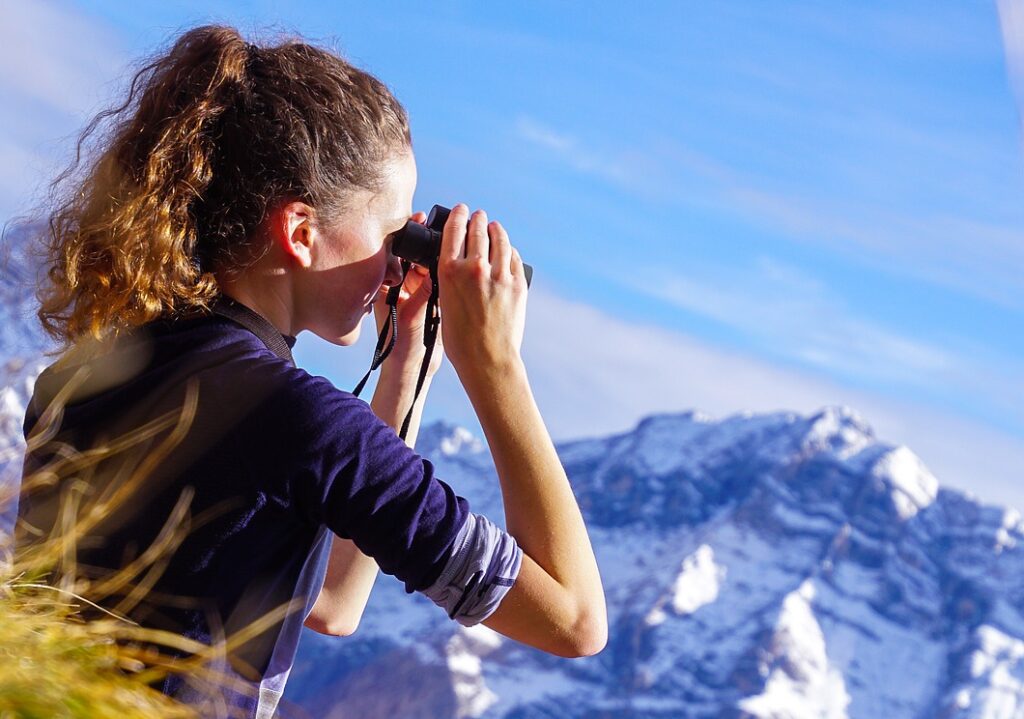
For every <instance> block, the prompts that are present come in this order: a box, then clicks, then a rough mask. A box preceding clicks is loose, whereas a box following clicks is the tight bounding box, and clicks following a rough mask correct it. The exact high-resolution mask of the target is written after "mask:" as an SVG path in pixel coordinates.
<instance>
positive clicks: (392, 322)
mask: <svg viewBox="0 0 1024 719" xmlns="http://www.w3.org/2000/svg"><path fill="white" fill-rule="evenodd" d="M402 271H403V272H402V282H400V283H398V284H397V285H395V286H394V287H392V288H391V289H390V290H389V291H388V298H387V304H388V307H389V309H390V311H391V312H390V317H389V318H388V321H386V322H385V323H384V326H383V327H381V328H380V336H378V337H377V348H376V349H375V350H374V352H373V361H372V362H371V363H370V369H369V370H368V371H367V372H366V374H365V375H363V378H362V379H361V380H360V381H359V384H358V385H356V388H355V389H354V390H352V394H354V395H355V396H356V397H358V396H359V393H360V392H362V391H363V387H364V386H365V385H366V380H368V379H369V378H370V375H371V374H372V373H373V371H374V370H375V369H377V368H378V367H380V365H381V364H383V362H384V360H385V359H387V356H388V355H389V354H390V353H391V348H392V347H394V346H395V340H396V339H397V337H398V295H399V293H400V292H401V290H402V284H403V283H404V281H405V273H406V272H408V271H409V263H408V262H406V261H404V260H403V261H402ZM430 280H431V282H432V283H433V287H432V289H431V291H430V299H429V300H428V301H427V309H426V320H425V322H424V324H423V346H424V347H425V348H426V351H425V352H424V355H423V363H422V364H421V365H420V374H419V377H418V378H417V380H416V392H415V394H413V397H412V405H411V406H410V407H409V411H408V412H407V413H406V415H405V421H404V422H402V429H401V430H400V431H399V432H398V436H399V437H400V438H402V439H405V437H406V435H407V434H408V433H409V424H410V423H411V422H412V413H413V410H414V409H415V408H416V400H417V399H419V396H420V391H421V390H422V389H423V383H424V382H425V381H426V379H427V368H428V367H429V366H430V358H431V356H432V355H433V354H434V344H435V342H436V341H437V329H438V327H439V326H440V324H441V313H440V311H439V309H438V291H437V289H438V286H439V285H438V281H437V266H436V265H431V266H430Z"/></svg>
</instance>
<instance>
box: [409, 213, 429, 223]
mask: <svg viewBox="0 0 1024 719" xmlns="http://www.w3.org/2000/svg"><path fill="white" fill-rule="evenodd" d="M409 219H410V220H412V221H413V222H416V223H419V224H421V225H422V224H424V223H426V221H427V213H426V212H414V213H412V215H411V216H410V217H409Z"/></svg>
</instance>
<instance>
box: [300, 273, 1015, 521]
mask: <svg viewBox="0 0 1024 719" xmlns="http://www.w3.org/2000/svg"><path fill="white" fill-rule="evenodd" d="M374 341H375V337H374V333H373V330H372V329H371V326H370V324H369V323H367V324H366V325H365V326H364V330H363V335H362V337H361V338H360V341H359V343H357V345H356V346H355V347H354V348H350V349H347V350H342V349H341V348H337V347H334V346H333V345H328V344H327V343H325V342H322V341H320V340H318V339H316V338H314V337H312V336H311V335H309V333H303V334H301V335H300V336H299V344H298V345H297V346H296V357H297V360H298V362H299V364H300V365H301V366H304V367H306V368H307V369H309V370H310V371H312V372H315V373H321V374H324V375H326V376H329V377H331V378H335V384H337V385H338V386H340V387H343V388H350V387H352V386H354V385H355V383H356V382H357V381H358V379H359V378H360V377H361V376H362V373H363V372H364V371H365V368H366V367H367V366H369V361H370V357H371V355H372V351H373V345H374ZM523 355H524V358H525V361H526V364H527V370H528V371H529V374H530V379H531V385H532V387H533V391H534V396H535V397H536V399H537V404H538V405H539V406H540V409H541V413H542V414H543V416H544V421H545V424H546V425H547V427H548V430H549V431H550V432H551V435H552V437H554V438H555V439H556V440H567V439H576V438H581V437H587V436H601V435H606V434H610V433H613V432H621V431H626V430H629V429H631V428H632V427H634V426H635V425H636V423H637V422H638V421H639V420H640V419H642V418H643V417H645V416H648V415H650V414H652V413H657V412H684V411H686V410H688V409H696V410H700V411H703V412H706V413H708V414H711V415H715V416H718V417H723V416H726V415H730V414H733V413H736V412H741V411H747V410H750V411H756V412H772V411H779V410H790V411H797V412H802V413H813V412H815V411H817V410H818V409H820V408H822V407H824V406H828V405H839V404H842V405H847V406H849V407H852V408H854V409H855V410H856V411H857V412H859V413H860V414H861V415H863V416H864V417H865V418H866V419H867V420H868V421H869V422H870V423H871V425H872V426H873V427H874V428H875V430H876V433H877V434H878V436H879V438H880V439H881V440H883V441H886V442H890V443H893V444H906V445H907V446H909V447H910V448H911V449H912V450H914V451H915V453H917V454H918V456H920V457H921V458H922V460H923V461H924V462H925V463H926V464H927V465H928V467H929V468H930V469H931V471H932V472H933V473H934V474H935V475H936V476H937V477H938V479H939V481H940V482H942V483H943V484H945V485H947V486H953V487H957V488H960V489H964V490H968V491H971V492H973V493H975V494H976V495H978V496H979V497H981V498H982V499H983V500H985V501H988V502H998V503H1002V504H1008V505H1012V506H1015V507H1017V508H1024V483H1021V481H1020V480H1021V476H1020V470H1019V468H1020V467H1024V441H1021V440H1020V439H1018V438H1014V437H1011V436H1009V435H1006V434H1004V433H1002V432H999V431H998V430H995V429H992V428H990V427H987V426H985V425H982V424H980V423H975V422H971V421H969V420H966V419H961V418H959V417H955V416H952V415H950V414H948V413H945V412H943V411H941V410H936V409H933V408H929V407H925V406H920V405H914V404H911V403H904V402H899V401H896V400H893V399H891V398H889V397H884V396H878V395H873V394H870V393H866V392H861V391H857V390H851V389H848V388H845V387H843V386H841V385H839V384H836V383H834V382H831V381H829V380H827V379H824V378H820V377H816V376H814V375H813V374H811V373H805V372H798V371H794V370H789V369H785V368H781V367H777V366H775V365H772V364H771V363H768V362H765V361H762V360H758V359H754V358H751V357H747V356H744V355H741V354H739V353H735V352H730V351H727V350H724V349H721V348H719V347H715V346H713V345H710V344H708V343H705V342H702V341H699V340H696V339H694V338H692V337H689V336H687V335H684V334H682V333H679V332H673V331H671V330H666V329H663V328H659V327H655V326H651V325H643V324H636V323H629V322H625V321H623V320H621V319H618V318H616V317H612V316H610V315H608V314H606V313H604V312H601V311H600V310H598V309H595V308H594V307H592V306H589V305H586V304H584V303H581V302H576V301H572V300H568V299H565V298H564V297H561V296H559V295H557V294H555V293H553V292H551V291H550V290H547V289H545V288H544V287H543V286H542V285H540V284H539V283H536V282H535V283H534V286H533V287H532V288H531V290H530V299H529V304H528V319H527V327H526V336H525V339H524V342H523ZM338 377H343V378H344V379H343V380H341V381H339V380H337V379H336V378H338ZM372 391H373V387H372V385H371V386H369V387H368V388H367V390H366V394H364V395H363V396H364V397H365V398H367V399H368V398H369V397H370V396H372ZM425 414H426V420H427V421H430V420H432V419H441V418H443V419H447V420H450V421H455V422H458V423H459V424H462V425H464V426H466V427H469V428H471V429H473V430H474V431H476V432H479V426H478V425H477V424H476V420H475V415H474V414H473V409H472V406H471V405H470V403H469V401H468V400H467V399H466V396H465V393H464V391H463V389H462V387H461V385H460V384H459V382H458V378H457V376H456V375H455V372H454V371H453V370H452V367H451V364H450V363H449V362H448V361H447V359H446V360H445V363H444V366H443V368H442V370H441V372H440V373H439V374H438V376H437V378H436V379H435V380H434V384H433V386H432V388H431V390H430V395H429V397H428V405H427V409H426V413H425Z"/></svg>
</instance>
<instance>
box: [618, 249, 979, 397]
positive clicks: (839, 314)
mask: <svg viewBox="0 0 1024 719" xmlns="http://www.w3.org/2000/svg"><path fill="white" fill-rule="evenodd" d="M634 276H636V277H657V276H658V273H657V272H656V271H654V269H653V268H652V269H651V270H649V271H643V270H640V271H638V272H636V273H635V275H634ZM609 280H618V281H621V277H618V276H615V277H610V278H609ZM632 286H633V288H634V289H635V290H637V291H640V292H644V293H646V294H647V295H649V296H651V297H655V298H659V299H661V300H664V301H666V302H668V303H670V304H671V305H673V306H676V307H679V308H681V309H684V310H687V311H689V312H693V313H696V314H699V315H701V316H704V317H708V318H711V319H713V320H716V321H718V322H721V323H723V324H725V325H728V326H730V327H733V328H736V329H739V330H741V331H742V332H744V333H745V334H746V335H747V336H750V337H754V338H757V339H758V340H759V341H760V342H761V343H762V344H763V345H764V346H765V348H766V349H770V350H771V351H772V352H773V353H774V354H775V355H776V356H783V357H787V358H789V359H798V360H801V361H804V362H806V363H809V364H812V365H817V366H819V367H821V368H823V369H827V370H830V371H833V372H838V373H841V374H845V375H847V376H856V377H861V378H869V379H882V380H899V381H903V382H911V383H915V384H916V383H925V384H930V383H933V382H935V381H936V380H946V379H947V375H948V373H949V372H950V371H951V370H953V369H954V365H955V364H956V363H957V362H956V360H955V359H954V358H953V357H952V356H951V355H950V354H949V353H948V352H946V351H945V350H943V349H942V348H939V347H935V346H931V345H929V344H927V343H924V342H917V341H913V340H910V339H908V338H906V337H905V336H903V335H900V334H897V333H894V332H891V331H889V330H887V329H885V328H884V327H882V326H881V325H879V324H877V323H875V322H871V321H868V320H866V319H863V318H861V317H858V316H857V315H856V314H855V313H854V312H853V311H851V310H850V309H849V308H847V307H846V306H845V304H844V303H843V301H842V299H841V298H840V297H838V296H836V295H835V293H834V292H832V291H830V290H829V289H828V287H826V286H825V284H824V283H822V282H820V281H819V280H817V279H816V278H814V277H811V276H809V275H807V274H806V273H805V272H803V271H801V270H800V269H799V268H797V267H793V266H789V265H786V264H784V263H781V262H779V261H777V260H774V259H771V258H769V257H765V256H761V257H758V258H756V259H755V261H754V264H753V266H752V267H741V266H731V267H720V266H713V265H695V264H694V263H693V262H690V263H688V264H687V266H686V268H685V269H683V268H680V269H678V270H676V271H675V272H674V273H673V274H672V276H671V277H669V278H667V279H664V280H660V281H658V282H656V283H653V284H652V283H639V282H635V283H633V285H632ZM957 369H958V371H963V370H962V369H959V368H957Z"/></svg>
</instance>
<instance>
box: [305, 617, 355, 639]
mask: <svg viewBox="0 0 1024 719" xmlns="http://www.w3.org/2000/svg"><path fill="white" fill-rule="evenodd" d="M305 625H306V627H308V628H309V629H312V630H313V631H314V632H316V633H317V634H326V635H327V636H329V637H348V636H351V635H353V634H355V632H356V629H358V628H359V620H358V619H357V620H355V622H330V623H329V622H325V621H322V620H320V619H317V618H315V617H314V616H313V615H312V614H311V615H310V616H309V617H307V618H306V621H305Z"/></svg>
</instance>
